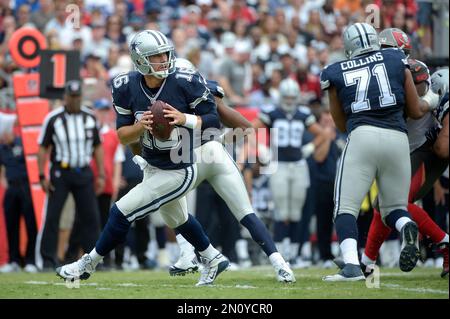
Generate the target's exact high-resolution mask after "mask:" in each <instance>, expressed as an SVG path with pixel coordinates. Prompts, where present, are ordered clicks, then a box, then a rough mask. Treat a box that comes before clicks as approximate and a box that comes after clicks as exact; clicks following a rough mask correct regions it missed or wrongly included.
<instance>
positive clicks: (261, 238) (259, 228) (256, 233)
mask: <svg viewBox="0 0 450 319" xmlns="http://www.w3.org/2000/svg"><path fill="white" fill-rule="evenodd" d="M240 223H241V224H242V225H243V226H244V227H245V228H247V229H248V231H249V232H250V234H251V235H252V238H253V240H254V241H255V242H256V243H257V244H258V245H259V246H261V249H262V250H264V252H265V253H266V255H267V256H270V255H271V254H272V253H275V252H277V249H276V248H275V243H274V242H273V239H272V237H270V234H269V231H268V230H267V228H266V226H264V224H263V222H262V221H261V220H260V219H259V218H258V217H257V216H256V215H255V214H254V213H251V214H248V215H246V216H245V217H244V218H242V219H241V221H240Z"/></svg>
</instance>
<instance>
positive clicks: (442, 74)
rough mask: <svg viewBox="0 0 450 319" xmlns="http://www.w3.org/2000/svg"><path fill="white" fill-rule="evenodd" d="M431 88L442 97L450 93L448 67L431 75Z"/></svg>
mask: <svg viewBox="0 0 450 319" xmlns="http://www.w3.org/2000/svg"><path fill="white" fill-rule="evenodd" d="M431 90H432V91H433V92H434V93H436V94H438V95H439V96H440V97H441V96H443V95H444V94H445V93H448V68H442V69H439V70H437V71H435V72H434V73H433V74H432V75H431Z"/></svg>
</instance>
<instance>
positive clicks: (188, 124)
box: [183, 113, 198, 129]
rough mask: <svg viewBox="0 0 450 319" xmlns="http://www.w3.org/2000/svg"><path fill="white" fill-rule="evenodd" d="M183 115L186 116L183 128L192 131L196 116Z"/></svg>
mask: <svg viewBox="0 0 450 319" xmlns="http://www.w3.org/2000/svg"><path fill="white" fill-rule="evenodd" d="M184 115H185V116H186V122H185V123H184V125H183V126H185V127H187V128H191V129H194V128H195V127H196V126H197V121H198V120H197V116H195V115H192V114H186V113H185V114H184Z"/></svg>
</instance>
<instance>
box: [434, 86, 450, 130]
mask: <svg viewBox="0 0 450 319" xmlns="http://www.w3.org/2000/svg"><path fill="white" fill-rule="evenodd" d="M433 114H434V116H435V117H436V119H437V120H438V122H439V124H440V125H441V126H442V122H443V121H444V117H445V116H446V115H447V114H448V92H447V93H445V94H444V96H442V98H441V100H440V101H439V105H438V107H437V108H436V109H435V110H434V111H433Z"/></svg>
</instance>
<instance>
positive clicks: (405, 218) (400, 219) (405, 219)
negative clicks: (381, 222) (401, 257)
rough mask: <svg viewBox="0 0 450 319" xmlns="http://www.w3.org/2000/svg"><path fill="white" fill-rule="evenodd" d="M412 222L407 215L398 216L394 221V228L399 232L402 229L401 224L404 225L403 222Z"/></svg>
mask: <svg viewBox="0 0 450 319" xmlns="http://www.w3.org/2000/svg"><path fill="white" fill-rule="evenodd" d="M409 222H412V220H411V218H409V217H400V218H399V219H398V220H397V221H396V222H395V229H397V230H398V231H399V232H401V231H402V228H403V226H405V224H407V223H409Z"/></svg>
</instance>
